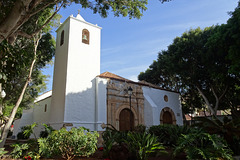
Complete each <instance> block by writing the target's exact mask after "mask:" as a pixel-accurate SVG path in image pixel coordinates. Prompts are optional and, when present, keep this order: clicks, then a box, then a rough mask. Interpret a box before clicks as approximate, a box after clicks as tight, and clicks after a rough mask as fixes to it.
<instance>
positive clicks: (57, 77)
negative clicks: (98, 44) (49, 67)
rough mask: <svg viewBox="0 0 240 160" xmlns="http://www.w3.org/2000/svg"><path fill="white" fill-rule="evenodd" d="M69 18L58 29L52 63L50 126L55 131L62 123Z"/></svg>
mask: <svg viewBox="0 0 240 160" xmlns="http://www.w3.org/2000/svg"><path fill="white" fill-rule="evenodd" d="M69 26H70V17H69V18H68V19H67V20H65V22H64V23H63V24H62V25H61V26H60V27H59V28H58V30H57V31H56V32H57V40H56V53H55V62H54V74H53V86H52V89H53V90H52V102H51V114H50V122H49V123H50V124H51V126H53V128H55V129H60V127H62V124H63V121H64V107H65V93H66V76H67V60H68V54H67V53H68V48H69ZM63 30H64V43H63V45H61V46H60V39H61V33H62V31H63Z"/></svg>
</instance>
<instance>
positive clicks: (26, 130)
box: [17, 122, 37, 139]
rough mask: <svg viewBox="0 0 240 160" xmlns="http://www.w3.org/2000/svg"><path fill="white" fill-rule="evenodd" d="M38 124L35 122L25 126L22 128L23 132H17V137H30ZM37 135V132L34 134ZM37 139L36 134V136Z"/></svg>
mask: <svg viewBox="0 0 240 160" xmlns="http://www.w3.org/2000/svg"><path fill="white" fill-rule="evenodd" d="M36 126H37V123H36V122H34V123H33V124H31V125H27V126H23V127H22V128H21V132H19V133H18V134H17V139H28V138H29V137H30V136H31V134H32V133H34V132H33V130H34V128H35V127H36ZM34 136H35V134H34ZM35 139H36V136H35Z"/></svg>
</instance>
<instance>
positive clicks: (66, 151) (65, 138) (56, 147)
mask: <svg viewBox="0 0 240 160" xmlns="http://www.w3.org/2000/svg"><path fill="white" fill-rule="evenodd" d="M98 137H99V134H98V133H97V132H96V131H94V132H90V131H89V130H88V129H86V128H84V127H80V128H72V129H71V130H70V131H67V130H66V129H65V128H62V129H60V130H57V131H53V132H52V133H51V134H50V135H49V136H48V137H47V138H39V139H38V143H39V152H40V155H42V156H44V157H51V156H55V155H61V156H62V158H64V159H68V160H71V159H73V158H74V157H75V156H89V155H91V154H93V153H94V152H95V151H96V149H97V139H98Z"/></svg>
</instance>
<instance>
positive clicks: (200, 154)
mask: <svg viewBox="0 0 240 160" xmlns="http://www.w3.org/2000/svg"><path fill="white" fill-rule="evenodd" d="M182 151H183V152H185V153H186V155H187V159H189V160H191V159H205V160H218V159H227V160H232V159H233V158H232V151H231V150H230V149H229V148H228V147H227V145H226V144H225V142H224V140H223V139H222V138H220V137H219V136H217V135H210V134H208V133H203V132H198V133H190V134H187V135H182V137H180V138H179V140H178V142H177V147H176V148H175V151H174V155H176V154H177V153H180V152H182Z"/></svg>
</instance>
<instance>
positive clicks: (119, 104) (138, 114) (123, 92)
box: [107, 79, 144, 130]
mask: <svg viewBox="0 0 240 160" xmlns="http://www.w3.org/2000/svg"><path fill="white" fill-rule="evenodd" d="M131 82H132V81H131ZM129 86H131V87H132V88H133V94H132V96H131V111H132V113H133V116H134V126H137V125H139V124H143V125H144V97H143V91H142V87H141V85H139V84H137V83H130V82H126V81H121V80H116V79H108V84H107V123H108V124H111V125H113V126H114V127H115V128H116V129H117V130H119V116H120V113H121V111H122V110H124V109H130V101H129V95H128V94H127V88H128V87H129Z"/></svg>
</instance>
